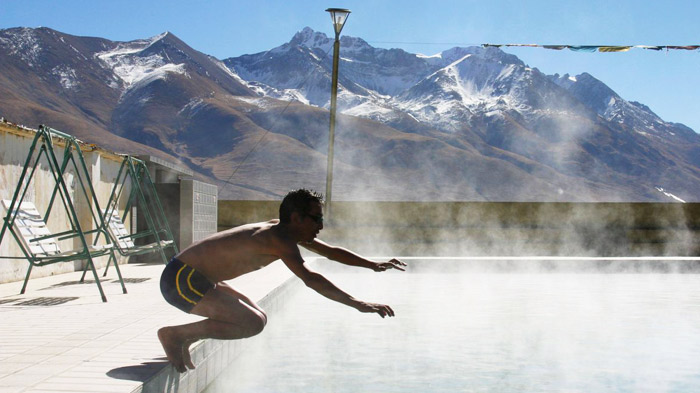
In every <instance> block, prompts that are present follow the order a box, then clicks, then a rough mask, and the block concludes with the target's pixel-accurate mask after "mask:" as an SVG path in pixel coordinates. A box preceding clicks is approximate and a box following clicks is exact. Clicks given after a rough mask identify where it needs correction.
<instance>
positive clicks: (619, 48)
mask: <svg viewBox="0 0 700 393" xmlns="http://www.w3.org/2000/svg"><path fill="white" fill-rule="evenodd" d="M481 46H483V47H484V48H488V47H490V46H492V47H495V48H500V47H528V48H545V49H552V50H562V49H569V50H572V51H576V52H627V51H629V50H630V49H632V48H639V49H647V50H654V51H660V50H664V49H665V50H672V49H673V50H697V49H700V45H614V46H613V45H539V44H481Z"/></svg>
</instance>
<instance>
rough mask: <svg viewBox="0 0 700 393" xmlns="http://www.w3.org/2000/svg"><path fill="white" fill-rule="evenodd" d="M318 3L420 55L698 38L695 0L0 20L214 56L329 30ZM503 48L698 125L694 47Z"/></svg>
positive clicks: (49, 2) (27, 10) (163, 1)
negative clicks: (171, 40)
mask: <svg viewBox="0 0 700 393" xmlns="http://www.w3.org/2000/svg"><path fill="white" fill-rule="evenodd" d="M428 4H430V5H428ZM329 7H341V8H349V9H350V10H352V14H351V15H350V18H349V20H348V22H347V24H346V26H345V29H344V30H343V35H350V36H355V37H360V38H363V39H364V40H366V41H368V42H369V43H370V44H371V45H373V46H375V47H381V48H402V49H405V50H406V51H409V52H412V53H423V54H427V55H430V54H435V53H438V52H441V51H443V50H446V49H449V48H451V47H453V46H468V45H479V44H483V43H536V44H571V45H697V44H700V24H699V23H697V15H698V11H700V2H698V1H697V0H667V1H666V2H660V1H659V2H642V1H638V0H636V1H628V0H605V1H600V0H589V1H587V2H584V1H576V2H572V1H566V0H558V1H555V0H530V1H522V0H519V1H511V0H488V1H487V0H481V1H473V0H460V1H457V0H455V1H440V0H433V1H431V2H427V1H418V0H400V1H399V0H365V1H360V0H338V1H316V0H305V1H282V0H240V1H239V0H208V1H203V0H187V1H181V0H139V1H134V0H111V1H103V0H62V1H58V0H0V28H8V27H17V26H23V27H39V26H45V27H50V28H53V29H56V30H59V31H61V32H64V33H68V34H73V35H79V36H95V37H103V38H107V39H110V40H114V41H129V40H134V39H139V38H148V37H151V36H154V35H157V34H160V33H162V32H164V31H170V32H172V33H174V34H175V35H177V36H178V37H180V38H181V39H182V40H184V41H185V42H186V43H188V44H189V45H190V46H192V47H193V48H195V49H197V50H199V51H201V52H204V53H207V54H209V55H212V56H215V57H217V58H220V59H223V58H227V57H232V56H239V55H242V54H246V53H257V52H261V51H265V50H268V49H270V48H273V47H275V46H279V45H281V44H283V43H285V42H287V41H289V39H290V38H291V37H292V36H293V35H294V34H295V33H296V32H297V31H300V30H301V29H303V28H304V27H306V26H308V27H311V28H312V29H314V30H316V31H320V32H323V33H326V34H327V35H329V36H330V35H332V27H331V22H330V17H329V15H328V13H326V12H324V10H325V9H326V8H329ZM505 50H506V51H507V52H510V53H513V54H516V55H517V56H518V57H520V58H521V59H522V60H523V61H524V62H525V63H527V64H529V65H530V66H533V67H537V68H539V69H540V70H541V71H542V72H545V73H547V74H553V73H559V74H564V73H569V74H579V73H581V72H589V73H591V74H592V75H593V76H595V77H597V78H598V79H601V80H602V81H603V82H605V83H606V84H607V85H608V86H610V87H611V88H612V89H613V90H615V91H616V92H617V93H618V94H620V95H621V96H622V97H623V98H625V99H627V100H631V101H639V102H641V103H643V104H646V105H648V106H649V107H650V108H651V109H652V110H653V111H655V112H656V113H657V114H658V115H659V116H661V117H662V118H663V119H664V120H667V121H674V122H680V123H684V124H686V125H688V126H690V127H691V128H693V129H694V130H696V131H698V132H700V99H699V98H700V93H699V92H698V91H700V89H698V87H699V86H700V51H699V50H696V51H668V52H655V51H649V50H642V49H632V50H631V51H629V52H626V53H576V52H570V51H566V50H565V51H553V50H546V49H541V48H519V49H514V48H510V49H505ZM341 72H342V69H341Z"/></svg>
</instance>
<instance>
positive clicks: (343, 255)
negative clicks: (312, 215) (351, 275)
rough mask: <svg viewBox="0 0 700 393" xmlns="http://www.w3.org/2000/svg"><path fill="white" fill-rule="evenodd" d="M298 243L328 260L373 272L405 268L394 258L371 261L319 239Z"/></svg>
mask: <svg viewBox="0 0 700 393" xmlns="http://www.w3.org/2000/svg"><path fill="white" fill-rule="evenodd" d="M300 245H302V246H303V247H304V248H307V249H309V250H311V251H313V252H315V253H317V254H319V255H322V256H324V257H326V258H328V259H330V260H333V261H336V262H340V263H342V264H345V265H350V266H358V267H365V268H368V269H372V270H374V271H375V272H383V271H385V270H387V269H398V270H402V271H403V270H405V269H404V267H405V266H406V264H405V263H403V262H401V261H399V260H398V259H396V258H394V259H391V260H390V261H388V262H373V261H370V260H369V259H367V258H364V257H362V256H360V255H358V254H355V253H354V252H352V251H350V250H348V249H346V248H343V247H337V246H331V245H330V244H328V243H326V242H323V241H321V240H319V239H314V240H313V241H311V242H309V243H300Z"/></svg>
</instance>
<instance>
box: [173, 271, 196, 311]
mask: <svg viewBox="0 0 700 393" xmlns="http://www.w3.org/2000/svg"><path fill="white" fill-rule="evenodd" d="M186 267H187V265H184V266H183V267H181V268H180V270H178V271H177V275H176V276H175V287H176V288H177V293H179V294H180V296H182V298H183V299H185V300H187V301H188V302H190V303H192V304H197V302H193V301H192V300H190V299H188V298H187V296H185V294H184V293H182V290H180V273H182V271H183V270H184V269H185V268H186ZM192 271H194V269H192ZM191 274H192V273H190V275H191ZM189 283H190V280H189V276H188V277H187V284H188V285H189ZM190 288H192V286H191V285H190Z"/></svg>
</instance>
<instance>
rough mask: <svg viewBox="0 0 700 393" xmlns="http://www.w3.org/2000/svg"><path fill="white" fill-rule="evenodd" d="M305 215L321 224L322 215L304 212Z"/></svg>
mask: <svg viewBox="0 0 700 393" xmlns="http://www.w3.org/2000/svg"><path fill="white" fill-rule="evenodd" d="M305 216H307V217H309V218H310V219H312V220H314V221H315V222H316V224H323V216H314V215H313V214H309V213H306V214H305Z"/></svg>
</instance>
